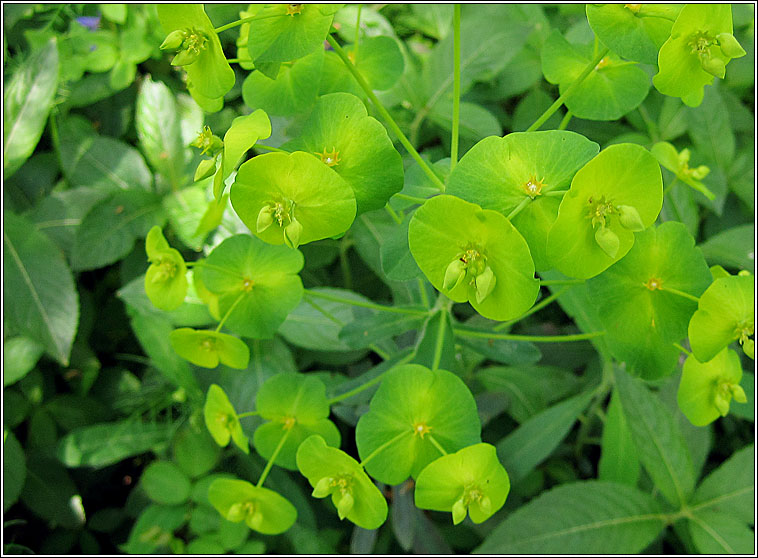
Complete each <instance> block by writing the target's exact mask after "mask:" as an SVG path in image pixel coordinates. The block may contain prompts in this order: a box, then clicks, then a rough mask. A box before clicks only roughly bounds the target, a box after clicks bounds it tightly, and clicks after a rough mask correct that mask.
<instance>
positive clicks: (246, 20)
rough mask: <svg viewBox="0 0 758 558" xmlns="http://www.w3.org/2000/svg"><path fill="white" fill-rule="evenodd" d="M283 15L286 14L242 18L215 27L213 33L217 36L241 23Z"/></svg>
mask: <svg viewBox="0 0 758 558" xmlns="http://www.w3.org/2000/svg"><path fill="white" fill-rule="evenodd" d="M285 15H287V14H269V15H264V16H260V15H254V16H250V17H243V18H242V19H238V20H237V21H233V22H231V23H227V24H226V25H222V26H221V27H216V28H215V29H214V30H213V31H215V32H216V34H217V35H218V34H219V33H221V32H222V31H226V30H227V29H232V28H234V27H239V26H240V25H242V24H243V23H248V22H250V21H254V20H258V19H269V18H272V17H282V16H285Z"/></svg>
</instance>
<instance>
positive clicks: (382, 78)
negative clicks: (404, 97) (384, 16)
mask: <svg viewBox="0 0 758 558" xmlns="http://www.w3.org/2000/svg"><path fill="white" fill-rule="evenodd" d="M345 52H346V53H347V56H348V58H350V60H351V61H352V62H353V64H355V65H356V67H357V68H358V71H359V72H360V73H361V75H362V76H363V77H364V79H365V80H366V81H367V82H368V83H369V85H370V86H371V89H374V90H376V91H385V90H387V89H390V88H391V87H392V86H393V85H395V83H396V82H397V80H398V79H400V76H402V75H403V68H404V66H405V61H404V60H403V53H402V52H401V51H400V48H399V47H398V46H397V40H396V39H394V38H392V37H385V36H379V37H367V38H364V39H362V40H361V42H360V49H359V51H358V60H355V49H354V46H353V45H349V46H347V47H345ZM343 68H344V66H343ZM351 81H352V80H351Z"/></svg>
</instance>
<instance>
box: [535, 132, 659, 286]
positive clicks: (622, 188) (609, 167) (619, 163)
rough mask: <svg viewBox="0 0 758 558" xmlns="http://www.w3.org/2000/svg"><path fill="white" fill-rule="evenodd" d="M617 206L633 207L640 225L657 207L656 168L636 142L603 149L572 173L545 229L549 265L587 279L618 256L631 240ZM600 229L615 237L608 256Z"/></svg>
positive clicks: (652, 216) (649, 219)
mask: <svg viewBox="0 0 758 558" xmlns="http://www.w3.org/2000/svg"><path fill="white" fill-rule="evenodd" d="M619 206H630V207H633V208H634V209H635V210H636V211H637V213H638V214H639V217H640V220H641V221H642V224H643V225H644V226H645V227H649V226H650V225H652V224H653V223H654V222H655V220H656V218H657V217H658V214H659V213H660V211H661V207H662V206H663V179H662V177H661V168H660V167H659V166H658V162H657V161H656V160H655V157H653V156H652V155H651V154H650V152H649V151H647V150H646V149H645V148H644V147H641V146H639V145H635V144H631V143H620V144H616V145H612V146H610V147H607V148H606V149H604V150H603V151H601V152H600V153H599V154H598V155H597V157H595V158H594V159H592V160H591V161H590V162H589V163H587V164H586V165H584V167H582V168H581V169H580V170H579V171H578V172H577V173H576V175H575V176H574V179H573V180H572V182H571V188H570V189H569V191H568V192H567V193H566V195H565V196H564V197H563V200H562V201H561V206H560V208H559V209H558V217H557V218H556V220H555V222H554V223H553V226H552V227H551V228H550V231H549V232H548V236H547V257H548V259H549V261H550V263H551V264H552V265H553V266H554V267H555V268H556V269H558V271H560V272H561V273H563V274H564V275H568V276H569V277H577V278H580V279H587V278H590V277H594V276H595V275H597V274H599V273H600V272H602V271H604V270H605V269H607V268H608V267H610V266H611V265H612V264H614V263H615V262H617V261H618V260H620V259H621V258H623V257H624V256H625V255H626V253H627V252H629V250H630V249H631V247H632V245H633V244H634V232H633V231H632V230H630V229H628V228H626V227H625V226H624V225H623V224H622V222H621V220H620V219H619V209H618V207H619ZM600 228H607V229H609V230H610V231H611V232H613V233H614V234H615V236H616V237H618V248H617V249H616V250H615V254H614V255H613V256H611V255H609V254H608V253H607V252H606V251H605V250H604V248H605V246H603V245H601V244H600V242H598V239H597V236H596V234H597V231H598V229H600Z"/></svg>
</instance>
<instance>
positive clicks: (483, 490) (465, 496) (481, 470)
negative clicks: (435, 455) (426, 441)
mask: <svg viewBox="0 0 758 558" xmlns="http://www.w3.org/2000/svg"><path fill="white" fill-rule="evenodd" d="M510 488H511V483H510V480H509V479H508V473H506V471H505V469H504V468H503V466H502V465H501V464H500V461H499V460H498V458H497V452H496V450H495V446H493V445H490V444H475V445H473V446H469V447H466V448H463V449H462V450H458V451H457V452H455V453H453V454H449V455H444V456H442V457H440V458H439V459H437V460H436V461H432V462H431V463H430V464H429V465H427V466H426V467H425V468H424V470H423V471H421V474H419V476H418V479H417V481H416V492H415V502H416V506H417V507H419V508H422V509H425V510H435V511H443V512H445V511H446V512H452V513H453V523H455V524H456V525H458V524H459V523H460V522H461V521H463V520H464V519H465V518H466V511H468V514H469V516H470V517H471V520H472V521H473V522H474V523H482V522H484V521H487V519H489V518H490V517H491V516H492V514H494V513H495V512H496V511H497V510H499V509H500V508H502V507H503V504H504V503H505V499H506V498H507V497H508V491H509V490H510Z"/></svg>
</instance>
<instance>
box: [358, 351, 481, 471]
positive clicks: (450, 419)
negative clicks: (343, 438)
mask: <svg viewBox="0 0 758 558" xmlns="http://www.w3.org/2000/svg"><path fill="white" fill-rule="evenodd" d="M451 410H454V412H451ZM480 429H481V426H480V423H479V416H478V414H477V411H476V403H475V402H474V398H473V396H472V395H471V392H470V391H469V390H468V388H467V387H466V385H465V384H464V383H463V382H462V381H461V380H460V378H458V377H457V376H456V375H455V374H453V373H451V372H448V371H446V370H429V369H428V368H426V367H425V366H421V365H419V364H404V365H402V366H398V367H396V368H394V369H392V370H390V371H389V372H387V375H386V376H385V377H384V379H383V380H382V384H381V385H380V386H379V389H378V390H377V392H376V394H375V395H374V397H373V399H372V400H371V406H370V409H369V411H368V412H367V413H366V414H364V415H363V416H362V417H361V418H360V420H359V421H358V425H357V427H356V433H355V440H356V443H357V445H358V453H359V455H360V456H361V459H362V460H363V462H364V464H365V468H366V471H367V472H368V473H369V474H370V475H371V476H373V477H374V478H376V479H377V480H379V481H381V482H383V483H386V484H400V483H401V482H403V481H405V480H406V479H407V478H408V477H409V476H413V477H414V478H416V477H418V475H419V473H420V472H421V470H422V469H423V468H424V467H426V466H427V465H428V464H429V463H431V462H432V461H433V460H435V459H436V458H437V457H439V456H440V452H439V450H438V449H437V448H436V447H435V444H434V442H437V443H438V444H440V445H441V446H442V447H443V448H444V449H445V451H448V452H451V451H457V450H459V449H461V448H463V447H466V446H468V445H471V444H476V443H479V442H480V441H481V440H480V437H479V436H480ZM432 439H434V442H432Z"/></svg>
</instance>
